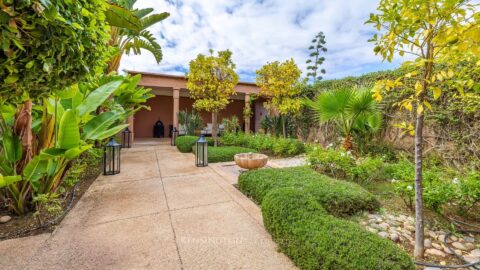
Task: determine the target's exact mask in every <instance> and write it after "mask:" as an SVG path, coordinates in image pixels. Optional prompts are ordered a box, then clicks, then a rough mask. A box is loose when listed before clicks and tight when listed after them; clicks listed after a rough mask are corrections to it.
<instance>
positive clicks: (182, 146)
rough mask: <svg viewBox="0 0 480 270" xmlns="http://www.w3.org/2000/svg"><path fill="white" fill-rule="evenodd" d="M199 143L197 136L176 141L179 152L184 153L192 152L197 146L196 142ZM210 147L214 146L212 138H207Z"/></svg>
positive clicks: (180, 138) (182, 137)
mask: <svg viewBox="0 0 480 270" xmlns="http://www.w3.org/2000/svg"><path fill="white" fill-rule="evenodd" d="M197 141H198V137H197V136H188V135H187V136H180V137H178V138H177V139H176V140H175V144H176V146H177V149H178V151H180V152H182V153H190V152H192V147H193V146H194V145H195V142H197ZM207 141H208V145H209V146H213V140H212V138H207Z"/></svg>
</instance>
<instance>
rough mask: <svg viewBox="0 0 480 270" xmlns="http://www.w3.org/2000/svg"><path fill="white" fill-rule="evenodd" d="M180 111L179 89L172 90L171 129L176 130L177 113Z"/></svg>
mask: <svg viewBox="0 0 480 270" xmlns="http://www.w3.org/2000/svg"><path fill="white" fill-rule="evenodd" d="M179 111H180V88H173V127H175V128H176V129H178V112H179Z"/></svg>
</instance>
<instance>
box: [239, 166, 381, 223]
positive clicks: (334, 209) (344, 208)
mask: <svg viewBox="0 0 480 270" xmlns="http://www.w3.org/2000/svg"><path fill="white" fill-rule="evenodd" d="M238 184H239V187H240V190H242V192H243V193H245V194H246V195H247V196H250V197H251V198H252V199H253V200H255V201H256V202H258V203H259V204H261V203H262V201H263V198H264V197H265V195H266V194H267V193H268V192H270V191H272V190H274V189H278V188H284V187H293V188H301V189H303V190H305V191H306V192H308V193H309V194H311V195H312V196H313V197H314V198H315V199H316V200H317V202H319V203H320V204H321V205H322V206H323V207H324V208H325V209H326V210H327V211H328V212H329V213H331V214H333V215H336V216H346V215H352V214H355V213H357V212H360V211H371V210H375V209H378V208H379V206H380V203H379V202H378V200H377V199H376V198H375V196H373V194H371V193H370V192H368V191H367V190H365V189H364V188H362V187H361V186H359V185H357V184H355V183H351V182H346V181H340V180H335V179H332V178H329V177H327V176H325V175H322V174H319V173H317V172H315V171H314V170H312V169H310V168H307V167H291V168H283V169H275V168H267V169H260V170H254V171H248V172H245V173H242V174H241V175H240V177H239V181H238Z"/></svg>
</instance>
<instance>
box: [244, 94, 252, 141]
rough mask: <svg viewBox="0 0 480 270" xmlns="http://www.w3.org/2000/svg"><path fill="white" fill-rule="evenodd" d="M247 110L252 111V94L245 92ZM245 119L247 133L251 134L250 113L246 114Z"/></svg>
mask: <svg viewBox="0 0 480 270" xmlns="http://www.w3.org/2000/svg"><path fill="white" fill-rule="evenodd" d="M245 110H246V111H247V112H249V113H250V112H251V111H252V108H250V94H245ZM244 118H245V119H244V120H245V134H250V118H251V116H250V115H249V116H248V117H245V116H244Z"/></svg>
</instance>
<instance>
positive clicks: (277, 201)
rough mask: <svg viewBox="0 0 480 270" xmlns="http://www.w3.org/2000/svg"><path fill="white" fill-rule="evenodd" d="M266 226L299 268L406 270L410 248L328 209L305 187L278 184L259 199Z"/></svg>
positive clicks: (407, 268)
mask: <svg viewBox="0 0 480 270" xmlns="http://www.w3.org/2000/svg"><path fill="white" fill-rule="evenodd" d="M262 213H263V221H264V224H265V227H266V229H267V230H268V231H269V232H270V233H271V234H272V237H273V238H274V240H275V241H276V242H277V243H278V244H279V247H280V250H281V251H282V252H284V253H285V254H287V255H288V256H289V257H290V258H291V259H292V261H293V262H294V263H295V264H296V265H297V266H299V267H300V268H301V269H352V270H353V269H355V270H376V269H378V270H380V269H382V270H383V269H392V270H396V269H398V270H410V269H412V270H413V269H415V266H414V264H413V262H412V259H411V258H410V257H409V256H408V254H407V253H406V252H405V251H403V250H401V249H400V248H399V247H397V246H396V245H395V244H393V243H392V242H390V241H388V240H386V239H383V238H381V237H379V236H378V235H376V234H373V233H371V232H368V231H365V230H364V229H362V228H361V227H360V226H359V225H358V224H355V223H353V222H351V221H347V220H341V219H338V218H335V217H333V216H331V215H329V214H327V213H326V211H325V210H324V209H323V207H322V206H321V205H320V204H319V203H318V201H317V199H316V198H315V197H314V196H312V195H311V194H310V193H309V192H308V190H305V189H303V188H292V187H290V188H288V187H287V188H279V189H275V190H272V191H271V192H269V193H268V194H267V195H266V196H265V198H264V199H263V202H262Z"/></svg>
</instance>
